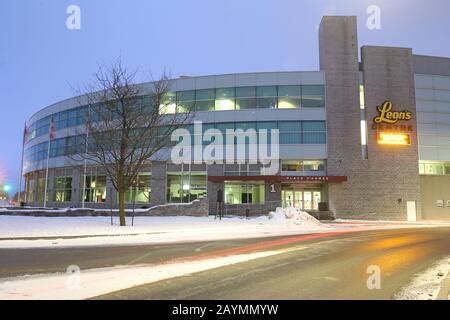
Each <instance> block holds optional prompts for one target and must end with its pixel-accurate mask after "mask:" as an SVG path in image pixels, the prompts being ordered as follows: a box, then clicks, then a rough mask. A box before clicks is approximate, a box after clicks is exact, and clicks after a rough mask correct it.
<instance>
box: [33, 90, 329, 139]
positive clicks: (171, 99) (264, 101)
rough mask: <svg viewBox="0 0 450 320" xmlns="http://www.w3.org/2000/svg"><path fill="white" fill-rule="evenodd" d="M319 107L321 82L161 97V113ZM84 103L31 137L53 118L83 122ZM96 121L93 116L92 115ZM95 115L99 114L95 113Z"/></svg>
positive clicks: (146, 98) (140, 102)
mask: <svg viewBox="0 0 450 320" xmlns="http://www.w3.org/2000/svg"><path fill="white" fill-rule="evenodd" d="M135 100H136V102H135V104H136V107H137V108H141V109H142V110H143V112H145V111H150V110H152V109H153V108H154V104H155V101H154V97H153V96H151V95H143V96H138V97H136V99H135ZM300 107H305V108H319V107H325V87H324V85H301V86H300V85H280V86H257V87H256V86H247V87H229V88H211V89H198V90H186V91H178V92H167V93H166V94H164V96H163V97H162V99H161V103H160V106H159V108H160V112H161V113H162V114H173V113H182V112H187V111H189V110H194V111H214V110H218V111H221V110H235V109H236V110H240V109H254V108H279V109H292V108H300ZM87 110H88V107H87V106H80V107H77V108H72V109H69V110H64V111H61V112H58V113H54V114H53V115H50V116H46V117H45V118H42V119H39V120H38V121H36V122H34V123H32V124H31V125H30V127H29V128H28V131H29V132H30V134H29V137H30V139H34V138H36V137H39V136H41V135H44V134H47V133H48V132H49V128H50V119H51V117H53V119H54V121H55V126H56V129H57V130H60V129H64V128H70V127H74V126H78V125H83V124H84V122H85V115H86V112H87ZM91 116H92V118H93V119H94V120H95V118H96V115H91ZM97 117H98V116H97Z"/></svg>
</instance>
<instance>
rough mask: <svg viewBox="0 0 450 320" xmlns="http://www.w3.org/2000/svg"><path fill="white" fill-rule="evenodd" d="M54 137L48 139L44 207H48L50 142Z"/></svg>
mask: <svg viewBox="0 0 450 320" xmlns="http://www.w3.org/2000/svg"><path fill="white" fill-rule="evenodd" d="M51 141H52V139H51V137H50V136H49V139H48V149H47V170H46V172H45V193H44V208H47V188H48V165H49V162H50V143H51Z"/></svg>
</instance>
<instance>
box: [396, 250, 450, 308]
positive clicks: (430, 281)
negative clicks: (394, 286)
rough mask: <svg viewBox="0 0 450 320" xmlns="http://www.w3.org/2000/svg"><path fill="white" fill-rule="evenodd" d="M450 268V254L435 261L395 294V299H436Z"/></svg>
mask: <svg viewBox="0 0 450 320" xmlns="http://www.w3.org/2000/svg"><path fill="white" fill-rule="evenodd" d="M449 270H450V256H449V257H445V258H444V259H441V260H439V261H437V262H436V263H434V264H433V265H432V266H431V267H430V268H429V269H427V270H426V271H424V272H423V273H420V274H417V275H416V276H415V277H414V278H413V279H412V281H411V282H410V283H409V284H408V285H406V286H404V287H403V288H401V289H400V291H399V292H397V293H396V294H395V295H394V300H436V298H437V296H438V293H439V291H440V289H441V286H442V284H443V282H444V279H445V278H446V277H448V272H449Z"/></svg>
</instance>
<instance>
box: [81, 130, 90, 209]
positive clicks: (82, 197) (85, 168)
mask: <svg viewBox="0 0 450 320" xmlns="http://www.w3.org/2000/svg"><path fill="white" fill-rule="evenodd" d="M88 139H89V130H88V129H87V128H86V142H85V157H84V173H83V190H82V191H81V192H82V194H81V207H82V208H83V209H84V202H85V199H84V198H85V197H84V192H85V190H86V172H87V159H86V154H87V152H88V150H87V148H88V142H87V141H88Z"/></svg>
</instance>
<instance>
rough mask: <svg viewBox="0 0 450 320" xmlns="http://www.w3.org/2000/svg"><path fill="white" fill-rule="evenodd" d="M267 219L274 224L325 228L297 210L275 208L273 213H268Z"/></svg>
mask: <svg viewBox="0 0 450 320" xmlns="http://www.w3.org/2000/svg"><path fill="white" fill-rule="evenodd" d="M269 219H270V220H271V221H272V222H273V223H274V224H285V225H296V226H308V227H326V226H325V225H324V224H322V223H321V222H320V221H319V220H317V219H316V218H314V217H313V216H312V215H310V214H309V213H307V212H305V211H301V210H300V209H297V208H292V207H288V208H277V209H276V211H275V212H270V213H269Z"/></svg>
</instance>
